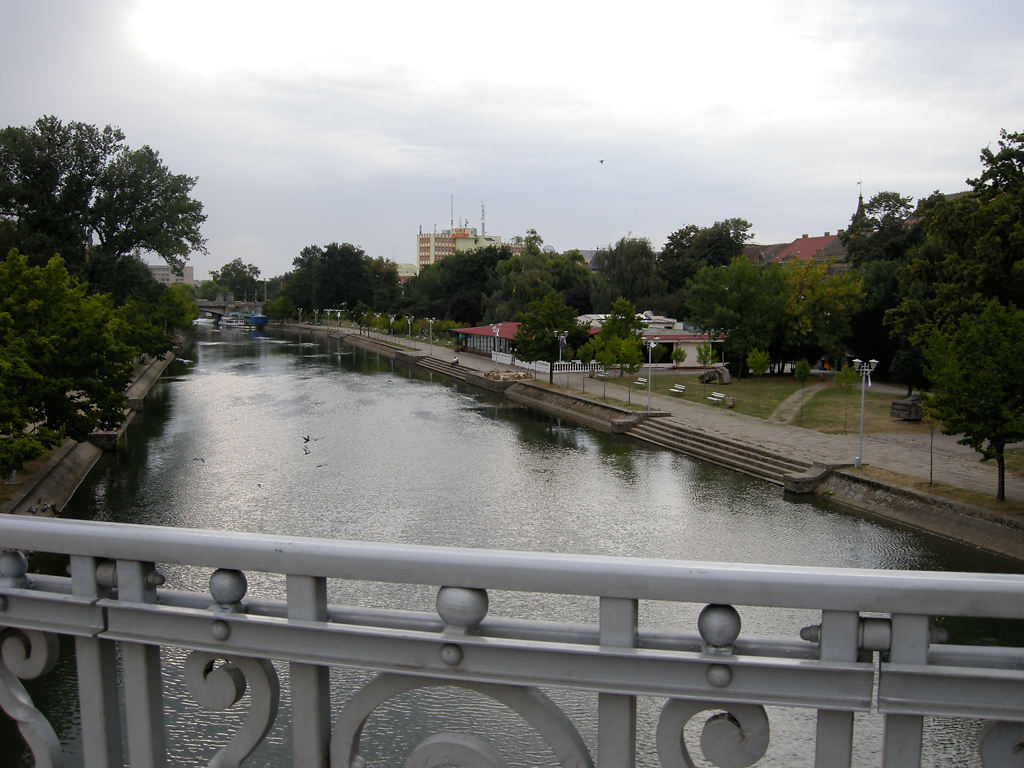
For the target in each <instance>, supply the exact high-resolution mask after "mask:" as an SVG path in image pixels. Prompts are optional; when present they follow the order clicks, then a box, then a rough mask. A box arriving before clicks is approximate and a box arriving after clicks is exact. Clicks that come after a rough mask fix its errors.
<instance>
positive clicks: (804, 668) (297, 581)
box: [0, 515, 1024, 768]
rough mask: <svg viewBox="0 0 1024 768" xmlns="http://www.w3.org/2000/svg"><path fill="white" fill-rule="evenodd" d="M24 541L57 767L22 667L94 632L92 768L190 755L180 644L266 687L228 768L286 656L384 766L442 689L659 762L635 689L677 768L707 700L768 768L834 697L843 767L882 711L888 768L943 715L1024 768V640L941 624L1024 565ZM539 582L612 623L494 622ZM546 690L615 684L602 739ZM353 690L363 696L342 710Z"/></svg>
mask: <svg viewBox="0 0 1024 768" xmlns="http://www.w3.org/2000/svg"><path fill="white" fill-rule="evenodd" d="M0 551H2V555H0V632H2V634H0V637H3V655H2V664H0V707H2V709H3V710H4V711H5V712H6V713H7V715H8V716H10V717H12V718H14V719H15V720H16V721H17V723H18V726H19V728H20V729H21V731H22V733H23V734H24V736H25V739H26V741H27V742H28V743H29V745H30V746H31V749H32V751H33V754H34V755H35V759H36V762H37V765H41V766H49V765H59V764H60V759H61V745H60V744H59V743H58V740H57V737H56V735H55V731H54V729H53V728H52V727H51V725H50V723H48V722H47V721H46V720H45V719H44V717H43V716H42V714H41V713H40V712H39V711H38V710H37V709H36V708H35V706H34V705H33V703H32V700H31V699H30V698H29V696H28V694H27V693H26V692H25V689H24V688H23V686H22V684H21V682H20V680H19V679H31V678H34V677H38V676H40V675H43V674H45V673H47V672H48V671H49V670H50V669H52V667H53V664H54V662H55V659H56V655H57V647H58V644H57V642H56V640H57V637H58V636H60V635H64V636H71V637H73V638H74V641H75V647H76V664H77V677H78V685H79V696H80V700H81V702H82V706H81V728H82V749H83V752H84V760H85V765H86V766H89V767H90V768H91V767H94V766H103V768H108V767H109V766H118V765H123V764H125V760H126V759H127V761H128V763H129V764H130V765H132V766H133V768H145V767H146V766H161V765H165V764H166V761H167V758H166V751H167V750H166V747H165V740H166V736H165V727H164V708H165V701H164V696H163V682H162V676H161V674H162V673H161V648H164V649H167V650H171V649H175V648H177V649H183V652H187V658H186V660H185V661H184V663H183V665H182V668H181V669H180V675H181V676H182V677H183V679H184V681H185V683H186V684H187V685H188V688H189V690H190V691H192V695H193V696H194V697H195V699H196V700H197V701H198V702H199V704H201V705H203V706H207V707H211V708H214V709H218V710H224V709H229V708H231V707H232V706H233V705H234V704H235V703H236V702H237V701H238V700H239V697H240V696H241V693H242V691H244V690H245V689H246V688H248V690H249V691H250V692H251V698H250V702H249V712H248V715H247V717H246V719H245V720H244V723H243V725H241V727H240V728H239V729H238V731H237V732H236V733H235V734H234V735H232V736H230V737H227V736H225V737H224V742H223V744H222V746H221V747H220V750H219V752H218V753H217V755H216V756H214V757H213V758H212V760H211V762H210V763H209V764H210V765H218V766H228V765H239V764H240V763H241V762H243V761H244V760H245V759H246V757H247V756H248V755H250V754H251V752H252V750H253V749H255V748H256V746H257V745H259V744H260V742H261V741H262V740H263V739H264V737H265V736H266V734H267V732H268V730H269V729H270V728H271V726H272V725H273V724H274V722H275V720H276V719H277V713H278V702H279V699H280V698H281V693H280V682H279V679H278V675H277V672H276V668H275V666H274V665H273V664H272V663H271V662H272V661H274V662H287V663H289V665H290V666H289V674H288V683H289V685H290V706H291V711H292V712H293V716H292V721H291V723H290V727H291V729H292V742H293V753H294V756H293V759H294V764H295V765H297V766H298V765H302V766H307V765H308V766H314V765H315V766H323V765H330V766H334V767H335V768H340V767H342V766H343V767H344V768H350V766H358V765H362V758H361V757H360V744H361V737H362V733H363V730H364V726H366V725H367V721H368V718H369V717H370V716H371V715H372V714H373V713H374V711H375V710H376V709H377V708H378V706H379V705H381V704H382V703H384V702H387V701H389V700H391V699H393V698H394V697H396V696H398V695H399V694H402V693H405V692H408V691H412V690H418V689H421V688H426V687H430V686H438V685H443V686H449V687H454V688H463V689H468V690H471V691H475V692H476V693H478V694H482V695H484V696H486V697H489V698H491V699H494V700H495V701H497V702H500V703H501V704H502V705H504V706H505V707H508V708H509V709H511V710H512V711H514V712H515V713H517V714H518V715H520V716H521V717H522V718H523V719H524V721H525V723H526V724H527V725H528V726H530V727H531V728H533V729H534V730H535V731H536V732H537V733H538V734H539V735H540V738H541V739H543V740H544V741H545V742H546V743H547V744H548V745H549V746H550V748H551V750H552V752H553V753H554V755H555V756H556V760H557V762H558V763H559V764H560V765H563V766H593V765H595V764H598V763H596V762H595V759H594V757H593V756H592V752H593V748H594V746H596V752H597V754H598V755H599V757H600V762H599V764H600V766H601V767H602V768H613V767H615V768H625V767H627V766H633V765H635V764H636V755H635V744H636V742H637V739H638V733H637V731H638V721H637V702H638V700H639V701H645V700H646V699H647V698H652V699H653V700H655V701H656V702H657V703H658V705H659V706H660V707H661V709H660V713H659V714H657V717H656V725H655V727H654V731H655V732H654V733H653V739H654V741H655V742H656V745H657V750H656V751H657V756H658V757H657V759H658V761H659V764H660V765H663V766H671V767H672V768H676V767H678V766H690V765H693V763H692V761H691V757H690V752H691V751H696V750H697V749H698V748H697V747H696V746H695V745H694V744H691V743H690V741H689V740H687V739H685V738H684V737H683V736H682V734H683V727H684V726H685V725H686V723H687V722H688V721H690V720H691V719H693V718H694V717H695V716H696V715H697V714H699V713H702V712H709V713H710V714H711V716H710V717H709V718H708V719H707V721H706V722H705V724H704V726H703V730H702V733H701V735H700V737H699V744H700V746H699V749H700V751H702V752H703V755H704V758H705V759H706V760H709V761H710V762H711V763H712V764H714V765H725V766H745V765H752V764H754V763H755V762H756V761H757V760H758V759H760V758H761V757H762V755H764V754H765V752H766V750H767V749H768V748H769V746H770V743H771V721H770V718H769V716H768V713H767V710H766V707H768V706H778V707H783V708H796V709H810V710H814V711H816V721H817V724H816V729H815V733H814V734H809V738H810V739H811V740H812V742H813V744H814V754H815V757H814V761H815V762H814V765H816V766H819V767H824V766H849V765H850V764H851V751H852V746H851V745H852V743H853V734H854V713H855V712H863V711H869V710H877V712H878V713H880V716H881V717H882V718H883V719H884V735H883V736H882V737H881V739H882V741H883V743H882V745H881V748H880V751H881V754H882V761H883V763H882V764H883V765H884V766H886V768H892V767H893V766H918V765H920V764H921V760H922V758H921V754H922V723H923V718H924V716H927V715H938V716H957V717H959V716H963V717H967V718H980V719H984V720H988V721H990V722H989V724H988V725H987V726H986V728H985V730H984V734H983V738H982V739H981V742H980V759H981V761H982V762H983V764H984V765H985V766H1010V765H1019V764H1020V763H1019V760H1020V756H1019V752H1020V751H1021V746H1020V745H1021V739H1022V736H1024V726H1022V725H1021V721H1024V652H1022V649H1021V648H1018V647H999V646H997V647H984V648H981V647H974V646H957V645H951V644H948V643H945V642H943V638H942V636H941V633H940V632H937V631H935V630H934V629H933V628H932V627H931V626H930V617H939V616H961V617H990V618H998V619H1012V620H1020V619H1022V618H1024V576H1019V575H1005V574H962V573H929V572H909V571H882V570H857V569H837V568H808V567H783V566H771V565H737V564H721V563H702V562H680V561H669V560H649V559H633V558H611V557H591V556H582V555H557V554H546V553H528V552H512V551H489V550H474V549H454V548H443V547H424V546H411V545H394V544H381V543H362V542H346V541H333V540H320V539H305V538H297V537H279V536H268V535H259V534H247V533H225V532H215V531H204V530H190V529H175V528H162V527H155V526H136V525H123V524H116V523H100V522H88V521H73V520H55V519H46V518H30V517H20V516H11V515H3V516H0ZM24 551H33V552H48V553H60V554H64V555H67V556H69V559H70V568H69V574H70V575H69V576H48V575H33V574H31V573H29V572H28V571H27V565H26V558H25V556H24V555H23V554H22V552H24ZM186 566H187V567H189V568H188V569H186V568H185V567H186ZM192 567H197V568H198V569H201V571H202V573H203V574H204V576H203V582H204V583H205V581H206V574H209V581H208V583H209V588H208V590H207V589H206V588H205V587H204V588H203V589H201V590H198V589H192V590H189V589H187V588H186V589H182V587H183V586H185V587H187V586H188V582H187V580H186V579H184V577H182V580H183V584H177V583H171V581H173V579H174V578H175V574H182V573H186V572H187V573H194V572H195V570H196V569H195V568H192ZM158 569H163V570H165V572H167V573H170V574H172V575H171V580H170V581H166V582H165V579H164V577H163V576H161V575H160V571H159V570H158ZM246 574H249V578H254V577H255V578H257V579H263V578H264V577H265V575H267V574H270V575H278V576H283V584H284V594H273V593H272V594H268V595H258V596H250V595H248V594H247V593H248V586H247V577H246ZM267 578H270V577H267ZM361 582H380V583H384V584H391V585H426V586H427V587H428V588H430V589H431V594H433V595H436V602H435V604H434V607H433V609H431V610H422V609H421V610H418V611H417V610H409V609H408V608H409V607H408V606H404V605H388V606H387V607H370V608H366V607H358V606H356V605H352V604H338V603H335V602H332V601H331V600H330V599H329V596H331V595H335V594H337V593H342V594H349V592H348V590H350V589H351V588H352V586H353V585H354V584H358V583H361ZM339 587H340V588H339ZM521 593H541V594H544V595H557V596H559V599H560V600H563V601H565V604H566V605H567V606H572V605H574V604H576V603H577V602H578V601H581V600H584V601H585V600H587V599H588V598H591V599H593V598H596V601H597V602H596V605H597V608H598V610H597V611H596V614H595V616H596V621H594V622H593V623H568V622H567V621H565V620H562V621H537V620H532V619H525V618H517V617H515V616H511V617H508V616H502V617H492V616H490V615H489V608H490V604H489V603H490V600H492V599H494V597H493V596H494V595H495V594H500V595H503V596H504V595H506V594H521ZM647 601H656V602H657V604H658V605H661V604H672V605H678V604H693V605H692V607H693V609H694V610H693V615H695V616H697V618H696V620H695V622H694V626H691V627H690V628H687V627H682V628H673V629H668V630H666V629H654V628H650V627H647V626H644V625H642V624H641V622H640V620H639V616H640V607H641V606H645V605H646V604H647ZM735 606H741V607H744V606H754V607H756V606H762V607H765V608H769V609H772V610H792V609H797V610H809V611H812V612H813V613H812V614H810V615H811V616H812V617H814V618H813V620H812V622H811V626H807V627H804V628H803V629H802V630H799V631H796V632H793V633H792V634H791V635H789V636H765V635H759V634H755V633H751V632H749V631H747V632H745V631H743V627H742V625H741V620H740V613H739V611H738V610H737V608H736V607H735ZM421 608H422V606H421ZM744 610H759V609H756V608H750V609H748V608H744ZM698 612H699V615H698ZM564 615H574V612H573V611H572V610H567V611H566V613H565V614H564ZM798 629H799V628H798ZM165 661H166V660H165ZM335 667H356V668H364V669H371V670H374V671H375V674H376V677H374V678H373V679H372V681H371V682H369V683H368V684H365V685H362V686H361V687H360V688H359V690H355V691H347V692H346V693H345V699H344V701H338V698H339V697H338V696H337V695H336V694H332V691H331V688H330V685H329V678H328V673H329V671H330V670H331V669H332V668H335ZM164 674H167V673H166V672H164ZM118 680H120V681H121V684H122V687H123V690H122V691H121V692H119V691H118V690H117V689H116V685H117V681H118ZM543 689H551V690H552V691H553V690H555V689H573V690H579V691H589V692H595V693H596V694H597V709H596V713H594V715H593V716H594V718H595V725H594V726H593V728H591V729H590V730H591V731H593V730H596V733H597V736H596V745H591V746H588V744H587V742H586V740H585V739H584V738H583V737H582V736H581V735H580V733H581V729H580V727H579V726H578V725H577V723H576V722H575V721H574V720H573V719H571V718H570V717H569V715H568V714H566V713H565V712H564V711H563V710H562V709H561V708H560V707H559V706H557V705H556V704H555V703H554V698H553V697H552V696H549V695H548V694H546V693H545V692H543ZM332 697H333V698H334V699H335V701H334V703H335V705H340V714H337V715H335V716H333V717H332V709H331V705H332ZM662 702H663V704H662ZM122 707H123V717H124V727H123V728H122ZM576 716H577V717H578V716H579V715H578V714H577V715H576ZM584 730H587V729H584ZM588 732H589V731H588ZM503 764H505V763H503V762H502V758H501V757H500V755H499V754H498V753H497V752H496V751H495V748H494V747H493V746H491V745H489V744H488V743H487V742H486V741H484V740H483V739H481V738H480V737H479V736H476V735H471V734H463V733H448V732H444V733H438V734H435V735H433V736H431V737H429V738H427V739H424V740H423V741H421V742H420V743H419V744H418V745H416V746H415V748H414V749H413V750H412V753H411V754H410V756H409V760H408V762H407V763H406V765H416V766H442V765H460V766H469V765H473V766H477V765H482V766H498V765H503Z"/></svg>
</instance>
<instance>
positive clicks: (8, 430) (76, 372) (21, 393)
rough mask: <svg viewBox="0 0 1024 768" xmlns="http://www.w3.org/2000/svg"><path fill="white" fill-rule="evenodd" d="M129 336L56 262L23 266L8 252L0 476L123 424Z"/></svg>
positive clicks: (1, 333) (1, 319)
mask: <svg viewBox="0 0 1024 768" xmlns="http://www.w3.org/2000/svg"><path fill="white" fill-rule="evenodd" d="M129 330H130V329H129V328H127V327H126V326H125V324H124V322H123V320H122V318H121V316H120V315H119V313H118V312H117V311H115V309H114V307H113V306H112V305H111V302H110V300H109V299H108V298H107V297H106V296H103V295H95V294H93V295H87V294H86V291H85V288H84V286H82V285H79V284H76V283H75V282H74V281H73V280H72V279H71V277H70V276H69V275H68V272H67V269H65V267H64V262H63V260H62V259H60V258H59V257H54V258H52V259H50V261H49V262H47V264H46V265H45V266H43V267H29V265H28V261H27V259H26V258H25V257H24V256H22V255H21V254H19V253H17V251H12V252H11V253H10V254H9V255H8V257H7V259H6V261H4V262H2V263H0V374H2V378H0V435H2V436H3V437H0V470H2V471H3V472H5V473H6V472H9V471H10V470H11V469H14V468H16V467H17V466H18V465H19V463H20V462H22V461H25V460H27V459H29V458H33V457H34V456H38V455H39V454H40V453H41V452H42V451H43V450H45V449H46V448H48V447H51V446H54V445H57V444H59V443H60V442H61V440H63V439H64V438H65V437H71V438H73V439H75V440H84V439H85V438H86V437H88V435H89V433H90V432H92V431H94V430H96V429H110V428H113V427H115V426H116V425H117V424H119V423H120V422H121V420H122V419H123V418H124V414H123V411H122V409H123V407H124V392H125V389H126V387H127V386H128V383H129V381H130V380H131V374H132V359H133V357H134V356H135V355H136V354H137V353H138V351H139V350H138V349H136V348H133V347H130V346H129V345H128V344H126V343H125V341H124V339H125V338H126V337H127V336H128V333H129Z"/></svg>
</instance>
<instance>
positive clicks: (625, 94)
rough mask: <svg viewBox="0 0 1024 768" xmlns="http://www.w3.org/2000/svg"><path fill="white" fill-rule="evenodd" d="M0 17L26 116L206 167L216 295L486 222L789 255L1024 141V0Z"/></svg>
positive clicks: (323, 6)
mask: <svg viewBox="0 0 1024 768" xmlns="http://www.w3.org/2000/svg"><path fill="white" fill-rule="evenodd" d="M0 18H2V19H3V29H4V32H5V34H4V61H3V66H2V68H0V125H18V126H20V125H31V124H32V123H34V122H35V120H36V119H38V118H39V117H41V116H43V115H55V116H57V117H58V118H60V119H61V120H64V121H80V122H85V123H90V124H94V125H98V126H103V125H113V126H117V127H119V128H120V129H121V130H122V131H123V132H124V134H125V136H126V142H127V144H128V145H130V146H132V147H139V146H142V145H144V144H148V145H149V146H151V147H153V148H154V149H156V150H157V151H158V152H159V153H160V155H161V157H162V158H163V160H164V162H165V163H166V164H167V166H168V167H169V168H170V170H171V171H173V172H175V173H183V174H187V175H189V176H196V177H198V183H197V184H196V186H195V188H194V190H193V195H194V196H195V197H196V198H198V199H199V200H201V201H202V203H203V205H204V210H205V213H206V214H207V217H208V218H207V220H206V222H205V225H204V227H203V234H204V236H205V237H206V238H207V240H208V243H207V246H208V250H209V253H208V254H198V253H196V254H193V255H192V257H191V260H190V263H191V264H192V265H193V267H194V268H195V276H196V278H197V279H204V278H206V276H207V273H208V272H209V270H211V269H219V268H220V267H221V266H223V265H224V264H226V263H228V262H230V261H232V260H233V259H235V258H241V259H242V261H243V262H245V263H246V264H254V265H256V266H257V267H258V268H259V269H260V271H261V274H262V276H263V277H273V276H277V275H281V274H283V273H285V272H287V271H288V270H289V269H291V266H292V260H293V259H294V258H295V257H296V256H297V255H298V254H299V252H300V251H301V250H302V248H304V247H305V246H307V245H327V244H328V243H331V242H349V243H354V244H356V245H358V246H360V247H361V248H363V249H364V250H365V251H366V253H367V254H368V255H370V256H371V257H383V258H386V259H390V260H392V261H395V262H397V263H413V262H414V261H415V243H416V235H417V233H418V232H419V231H420V230H421V229H422V231H423V232H432V231H435V230H437V231H440V230H442V229H447V228H448V227H449V226H450V225H451V223H452V220H453V218H454V222H455V224H456V226H458V225H460V224H461V223H466V224H467V225H468V226H474V227H477V228H478V229H479V228H480V227H481V220H482V212H485V216H486V218H485V221H486V232H487V234H493V235H500V236H502V237H503V238H504V239H506V240H507V239H509V238H511V237H513V236H515V235H523V234H525V233H526V231H527V230H529V229H535V230H537V232H538V233H539V234H540V235H541V237H542V238H543V240H544V243H545V244H546V245H550V246H552V247H553V248H555V249H556V250H558V251H565V250H568V249H570V248H580V249H593V248H599V247H604V246H608V245H609V244H613V243H614V242H615V241H617V240H618V239H619V238H621V237H624V236H627V235H631V236H636V237H646V238H648V239H649V240H650V241H651V243H652V245H653V246H654V247H655V248H656V249H660V248H661V247H662V246H663V245H664V243H665V240H666V238H667V236H668V235H669V234H670V233H672V232H674V231H676V230H678V229H680V228H682V227H684V226H686V225H688V224H696V225H698V226H710V225H711V224H713V223H714V222H716V221H721V220H724V219H728V218H733V217H740V218H744V219H746V220H747V221H749V222H751V224H752V225H753V226H752V228H751V231H752V233H753V234H754V237H753V242H757V243H779V242H789V241H791V240H793V239H795V238H797V237H799V236H800V235H802V234H810V235H812V236H814V235H821V234H823V233H825V232H832V233H834V232H836V231H837V230H839V229H842V228H844V227H845V226H847V225H848V224H849V221H850V216H851V215H852V213H853V211H854V209H855V208H856V204H857V195H858V193H859V192H861V191H863V195H864V198H865V199H869V198H870V197H871V195H873V194H875V193H876V192H880V191H887V190H895V191H897V192H899V193H901V194H903V195H909V196H912V197H913V198H914V199H915V200H916V199H919V198H921V197H925V196H927V195H928V194H930V193H931V192H933V191H935V190H941V191H943V192H954V191H959V190H962V189H965V188H966V186H967V185H966V183H965V182H966V179H968V178H970V177H975V176H977V175H978V173H979V171H980V167H981V166H980V163H979V160H978V156H979V153H980V151H981V149H982V148H984V147H986V146H993V147H995V146H996V143H997V141H998V139H999V131H1000V129H1006V130H1009V131H1024V3H1021V2H1019V0H973V1H972V2H971V3H967V2H963V1H962V0H931V1H928V2H926V1H925V0H919V1H917V2H911V1H909V0H886V1H885V2H880V1H876V0H807V1H805V0H776V1H775V2H765V1H764V0H753V1H748V0H732V1H731V2H700V3H696V2H690V1H689V0H657V1H656V2H651V1H649V0H633V2H631V3H629V4H618V3H617V4H611V3H608V4H597V3H593V2H575V0H564V1H562V0H546V1H545V2H540V1H539V0H517V2H516V3H487V2H479V0H477V1H476V2H461V1H455V2H451V1H449V0H436V1H435V2H430V3H425V2H422V1H421V0H418V1H417V2H411V1H408V2H391V1H390V0H375V1H374V2H366V0H362V2H358V3H355V2H350V1H349V0H333V1H331V2H327V1H323V2H316V1H314V0H289V2H287V3H284V2H280V0H277V2H264V0H173V1H172V0H162V1H156V0H90V2H82V1H81V0H33V2H31V3H28V2H23V0H0ZM602 161H603V162H602ZM453 201H454V202H453ZM148 260H149V261H151V262H152V263H156V261H157V260H158V259H157V257H155V256H151V257H150V258H149V259H148Z"/></svg>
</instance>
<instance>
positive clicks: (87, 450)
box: [0, 352, 174, 515]
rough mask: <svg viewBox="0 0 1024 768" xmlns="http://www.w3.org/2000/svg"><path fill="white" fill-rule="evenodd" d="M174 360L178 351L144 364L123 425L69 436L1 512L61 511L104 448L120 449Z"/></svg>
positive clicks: (128, 395)
mask: <svg viewBox="0 0 1024 768" xmlns="http://www.w3.org/2000/svg"><path fill="white" fill-rule="evenodd" d="M172 360H174V354H173V353H172V352H168V353H167V354H166V355H165V356H164V359H162V360H157V359H154V360H150V361H149V362H148V363H146V364H145V365H143V366H141V367H140V368H139V369H138V371H137V372H136V376H135V380H134V381H133V382H132V384H131V386H129V387H128V390H127V391H126V393H125V396H126V400H125V409H124V420H123V421H122V422H121V424H120V426H119V427H118V428H117V429H116V430H111V431H109V432H94V433H93V434H92V435H90V436H89V439H88V440H83V441H81V442H79V441H76V440H70V439H69V440H65V441H64V443H63V444H62V445H60V446H59V447H58V448H57V449H55V450H54V451H52V452H51V453H50V455H49V456H47V457H46V458H45V459H44V460H43V462H42V464H41V465H40V466H39V467H38V468H36V469H35V470H34V471H33V472H31V473H30V474H27V475H24V476H23V477H22V478H21V480H20V481H19V482H18V483H17V487H16V488H15V489H14V491H13V492H12V493H11V494H10V497H9V498H7V499H6V500H5V501H4V502H3V503H0V514H5V513H8V514H15V515H56V514H59V513H60V511H61V510H62V509H64V506H65V505H66V504H67V503H68V501H70V500H71V497H72V496H74V495H75V491H77V490H78V486H79V485H81V484H82V481H83V480H84V479H85V477H86V475H88V474H89V472H90V470H92V468H93V467H94V466H96V462H98V461H99V460H100V457H101V456H102V455H103V452H104V451H113V450H117V443H118V441H119V440H120V439H121V436H122V435H123V434H124V430H125V429H126V428H127V427H128V425H129V424H130V423H131V421H132V419H133V418H134V417H135V414H136V413H137V412H138V411H140V410H142V407H143V402H144V401H145V398H146V395H147V394H148V393H149V390H150V389H152V387H153V385H154V384H155V383H156V382H157V380H158V379H159V378H160V376H161V375H163V372H164V370H165V369H166V368H167V366H168V365H170V364H171V361H172Z"/></svg>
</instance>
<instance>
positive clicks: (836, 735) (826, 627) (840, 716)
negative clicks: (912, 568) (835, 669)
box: [814, 611, 860, 768]
mask: <svg viewBox="0 0 1024 768" xmlns="http://www.w3.org/2000/svg"><path fill="white" fill-rule="evenodd" d="M859 622H860V615H859V614H857V613H855V612H851V611H822V612H821V638H820V640H819V643H820V645H819V654H820V658H821V660H822V661H856V660H857V630H858V628H859V627H858V624H859ZM852 758H853V712H839V711H835V710H826V709H819V710H818V732H817V737H816V739H815V745H814V766H815V768H850V762H851V760H852Z"/></svg>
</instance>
